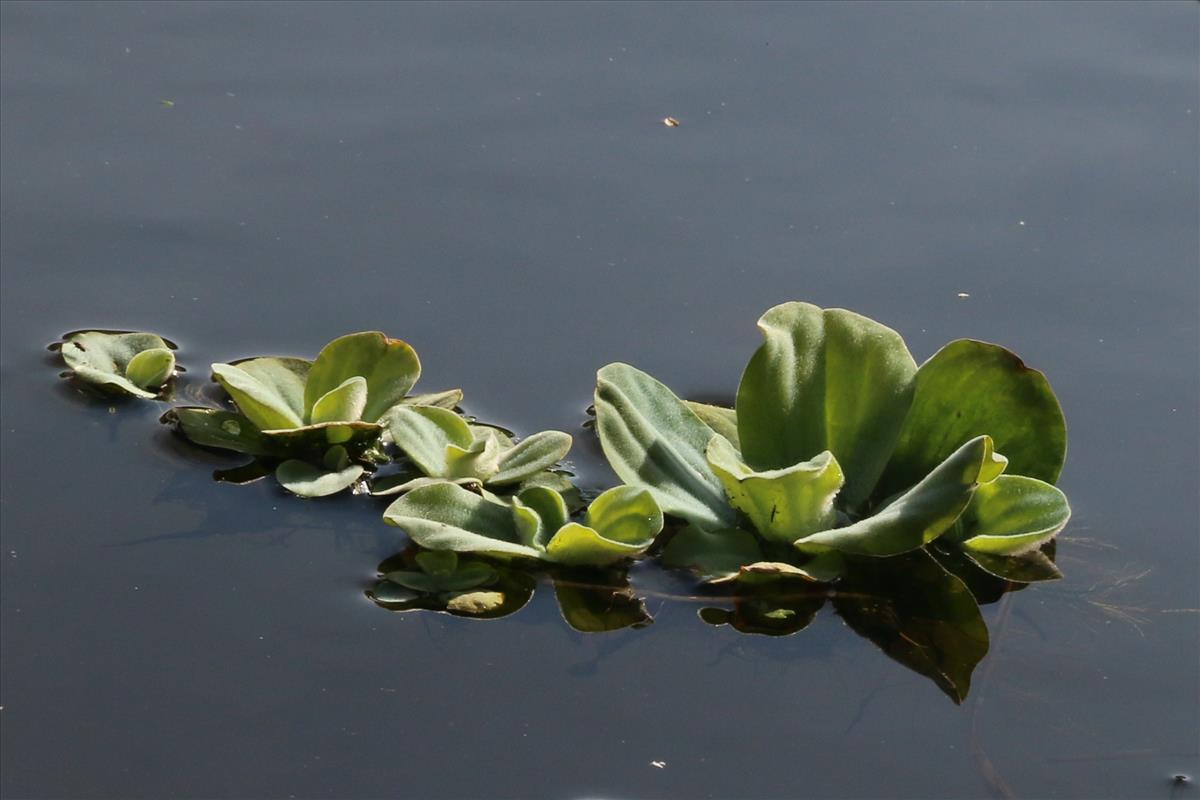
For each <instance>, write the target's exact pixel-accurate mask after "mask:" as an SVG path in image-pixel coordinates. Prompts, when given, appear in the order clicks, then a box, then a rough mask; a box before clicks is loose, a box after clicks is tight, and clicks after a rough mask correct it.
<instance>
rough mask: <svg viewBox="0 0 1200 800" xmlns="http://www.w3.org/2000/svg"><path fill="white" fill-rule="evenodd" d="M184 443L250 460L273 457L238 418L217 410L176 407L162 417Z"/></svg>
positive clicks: (251, 426) (253, 428)
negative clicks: (245, 457) (238, 455)
mask: <svg viewBox="0 0 1200 800" xmlns="http://www.w3.org/2000/svg"><path fill="white" fill-rule="evenodd" d="M161 422H163V423H164V424H168V425H173V426H174V427H175V430H177V431H178V432H179V433H180V434H182V435H183V437H184V438H185V439H187V440H188V441H190V442H192V443H193V444H198V445H200V446H201V447H219V448H221V449H222V450H233V451H235V452H238V453H246V454H248V455H252V456H265V455H271V454H272V453H273V448H272V447H271V443H270V440H269V439H267V438H266V437H265V436H263V435H262V431H260V430H259V429H258V427H257V426H256V425H255V424H254V423H253V422H251V421H250V420H248V419H246V418H245V417H243V416H242V415H241V414H235V413H234V412H232V411H223V410H221V409H217V408H201V407H197V406H176V407H174V408H172V409H171V410H170V411H168V412H167V413H165V414H163V415H162V418H161Z"/></svg>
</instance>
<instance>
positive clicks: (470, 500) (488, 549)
mask: <svg viewBox="0 0 1200 800" xmlns="http://www.w3.org/2000/svg"><path fill="white" fill-rule="evenodd" d="M383 519H384V521H385V522H387V523H388V524H389V525H395V526H397V527H399V528H402V529H404V531H405V533H407V534H408V536H409V538H410V539H412V540H413V541H414V542H416V543H417V544H419V545H420V546H421V547H424V548H426V549H428V550H453V551H455V552H458V553H493V554H499V555H510V556H525V557H527V558H538V557H539V556H540V555H541V554H540V553H539V551H538V550H536V549H534V548H532V547H528V546H526V545H523V544H520V542H519V539H518V536H517V530H516V526H515V524H514V522H513V513H512V508H511V507H510V506H507V505H501V504H500V503H493V502H491V501H490V500H485V499H484V498H482V497H480V496H479V495H477V494H474V493H472V492H469V491H467V490H466V489H463V488H462V487H460V486H456V485H454V484H452V483H440V484H436V485H433V486H422V487H420V488H417V489H413V490H412V491H411V492H408V493H407V494H405V495H403V496H402V497H401V498H400V499H399V500H396V501H395V502H393V503H392V504H391V505H390V506H388V507H387V510H386V511H384V512H383Z"/></svg>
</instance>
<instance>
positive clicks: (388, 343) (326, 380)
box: [304, 331, 421, 422]
mask: <svg viewBox="0 0 1200 800" xmlns="http://www.w3.org/2000/svg"><path fill="white" fill-rule="evenodd" d="M356 375H358V376H361V377H363V378H364V379H366V382H367V403H366V406H365V407H364V408H363V413H362V419H364V420H366V421H367V422H375V421H377V420H378V419H379V418H380V417H382V416H383V415H384V414H385V413H386V412H387V411H388V410H389V409H390V408H392V406H394V405H396V404H397V403H400V402H402V401H403V400H404V397H405V395H407V394H408V391H409V390H410V389H412V387H413V384H415V383H416V382H417V378H418V377H420V375H421V362H420V360H419V359H418V358H417V353H416V351H415V350H413V349H412V347H410V346H409V345H408V344H407V343H406V342H402V341H400V340H399V339H389V338H388V337H387V336H385V335H383V334H382V333H379V332H378V331H369V332H366V333H352V334H349V335H347V336H342V337H339V338H337V339H334V340H333V341H332V342H330V343H329V344H327V345H325V347H323V348H322V349H321V352H320V353H319V354H318V355H317V360H316V361H314V362H313V365H312V370H311V371H310V372H309V374H308V384H307V385H306V386H305V389H304V405H305V407H306V408H312V407H313V405H315V404H316V402H317V399H318V398H320V397H321V396H322V395H324V394H326V393H327V392H329V391H331V390H333V389H335V388H337V387H338V386H340V385H341V384H342V383H343V382H345V381H346V379H347V378H353V377H354V376H356Z"/></svg>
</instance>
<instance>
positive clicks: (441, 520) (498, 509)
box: [383, 481, 663, 567]
mask: <svg viewBox="0 0 1200 800" xmlns="http://www.w3.org/2000/svg"><path fill="white" fill-rule="evenodd" d="M383 518H384V521H385V522H387V523H388V524H390V525H395V526H397V527H399V528H402V529H403V530H404V531H405V533H407V534H408V536H409V538H410V539H412V541H413V542H415V543H416V544H418V545H420V546H421V547H422V548H424V549H426V550H434V551H450V552H455V553H477V554H480V555H486V556H491V557H494V558H500V559H513V558H524V559H534V560H537V561H542V562H547V563H550V564H557V565H562V566H569V567H606V566H611V565H614V564H618V563H620V562H623V561H627V560H629V559H631V558H635V557H637V556H639V555H641V554H642V553H644V552H645V551H646V549H647V548H648V547H649V546H650V545H651V543H653V541H654V537H655V536H657V535H658V533H659V531H661V530H662V527H663V515H662V511H660V510H659V507H658V504H657V503H655V501H654V498H653V497H652V496H651V494H650V493H649V492H647V491H645V490H643V489H638V488H635V487H630V486H618V487H616V488H614V489H609V490H608V491H606V492H604V493H602V494H601V495H600V496H599V497H597V498H596V499H595V500H593V501H592V503H591V505H589V506H588V508H587V512H586V514H585V515H584V518H583V520H582V521H581V522H576V521H573V520H571V517H570V513H569V511H568V509H567V504H566V501H565V500H564V499H563V496H562V495H561V494H560V493H558V492H556V491H554V490H553V489H550V488H547V487H545V486H531V487H528V488H526V489H522V490H521V491H520V492H518V493H517V494H516V495H515V496H514V497H513V498H512V499H511V500H510V501H509V502H507V503H505V502H498V501H497V500H495V499H490V498H487V497H483V496H480V495H478V494H475V493H474V492H471V491H468V490H467V489H465V488H463V487H462V486H460V485H458V484H455V483H451V482H446V481H443V482H438V483H433V484H428V485H424V486H419V487H417V488H414V489H412V490H411V491H409V492H407V493H406V494H404V495H403V496H401V497H400V498H399V499H398V500H396V501H394V502H393V503H392V504H391V505H390V506H388V508H387V510H386V511H384V514H383Z"/></svg>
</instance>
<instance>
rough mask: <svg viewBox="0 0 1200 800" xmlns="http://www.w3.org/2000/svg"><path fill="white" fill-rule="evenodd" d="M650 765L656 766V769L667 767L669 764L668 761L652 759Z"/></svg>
mask: <svg viewBox="0 0 1200 800" xmlns="http://www.w3.org/2000/svg"><path fill="white" fill-rule="evenodd" d="M650 766H652V767H654V768H655V769H665V768H666V766H667V762H665V761H651V762H650Z"/></svg>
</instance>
